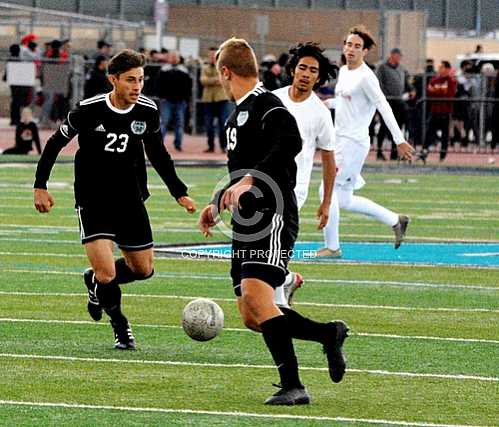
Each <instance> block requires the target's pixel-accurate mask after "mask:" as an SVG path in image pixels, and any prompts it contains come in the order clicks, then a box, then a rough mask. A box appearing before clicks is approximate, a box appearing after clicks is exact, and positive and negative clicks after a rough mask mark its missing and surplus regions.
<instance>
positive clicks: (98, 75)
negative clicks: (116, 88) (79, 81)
mask: <svg viewBox="0 0 499 427" xmlns="http://www.w3.org/2000/svg"><path fill="white" fill-rule="evenodd" d="M107 63H108V59H107V58H106V57H105V56H103V55H101V56H98V57H97V58H95V63H94V68H93V69H92V71H90V73H88V76H87V79H86V81H85V88H84V96H85V98H91V97H92V96H95V95H98V94H99V93H107V92H110V91H111V90H112V88H113V86H112V85H111V83H109V79H108V78H107V74H106V70H107Z"/></svg>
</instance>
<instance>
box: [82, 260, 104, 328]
mask: <svg viewBox="0 0 499 427" xmlns="http://www.w3.org/2000/svg"><path fill="white" fill-rule="evenodd" d="M83 281H84V282H85V286H86V287H87V290H88V301H87V310H88V314H90V317H91V318H92V319H94V320H95V321H96V322H98V321H99V320H100V319H102V307H101V306H100V304H99V300H98V299H97V295H95V282H94V271H93V270H92V269H91V268H87V269H86V270H85V272H84V273H83Z"/></svg>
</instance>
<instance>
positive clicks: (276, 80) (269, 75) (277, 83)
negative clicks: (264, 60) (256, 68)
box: [263, 62, 284, 91]
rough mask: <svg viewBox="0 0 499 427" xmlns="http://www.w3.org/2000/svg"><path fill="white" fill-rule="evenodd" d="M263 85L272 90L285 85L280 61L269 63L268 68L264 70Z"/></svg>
mask: <svg viewBox="0 0 499 427" xmlns="http://www.w3.org/2000/svg"><path fill="white" fill-rule="evenodd" d="M263 85H264V86H265V88H266V89H267V90H270V91H273V90H276V89H279V88H281V87H283V85H284V83H283V81H282V69H281V66H280V65H279V63H278V62H270V63H269V64H268V69H267V70H265V71H264V72H263Z"/></svg>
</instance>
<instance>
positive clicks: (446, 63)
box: [442, 61, 452, 69]
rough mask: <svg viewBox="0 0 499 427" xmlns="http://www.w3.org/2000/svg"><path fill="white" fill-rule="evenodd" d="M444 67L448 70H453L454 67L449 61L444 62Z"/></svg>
mask: <svg viewBox="0 0 499 427" xmlns="http://www.w3.org/2000/svg"><path fill="white" fill-rule="evenodd" d="M442 65H443V66H444V67H445V68H447V69H449V68H452V65H450V62H449V61H442Z"/></svg>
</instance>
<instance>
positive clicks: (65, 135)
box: [59, 125, 70, 139]
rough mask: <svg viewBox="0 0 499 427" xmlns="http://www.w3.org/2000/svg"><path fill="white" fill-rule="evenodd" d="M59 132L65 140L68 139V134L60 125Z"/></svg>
mask: <svg viewBox="0 0 499 427" xmlns="http://www.w3.org/2000/svg"><path fill="white" fill-rule="evenodd" d="M59 130H60V131H61V133H62V136H64V137H65V138H67V139H70V138H69V135H68V133H67V132H66V131H65V130H64V127H63V126H62V125H61V126H59Z"/></svg>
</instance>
